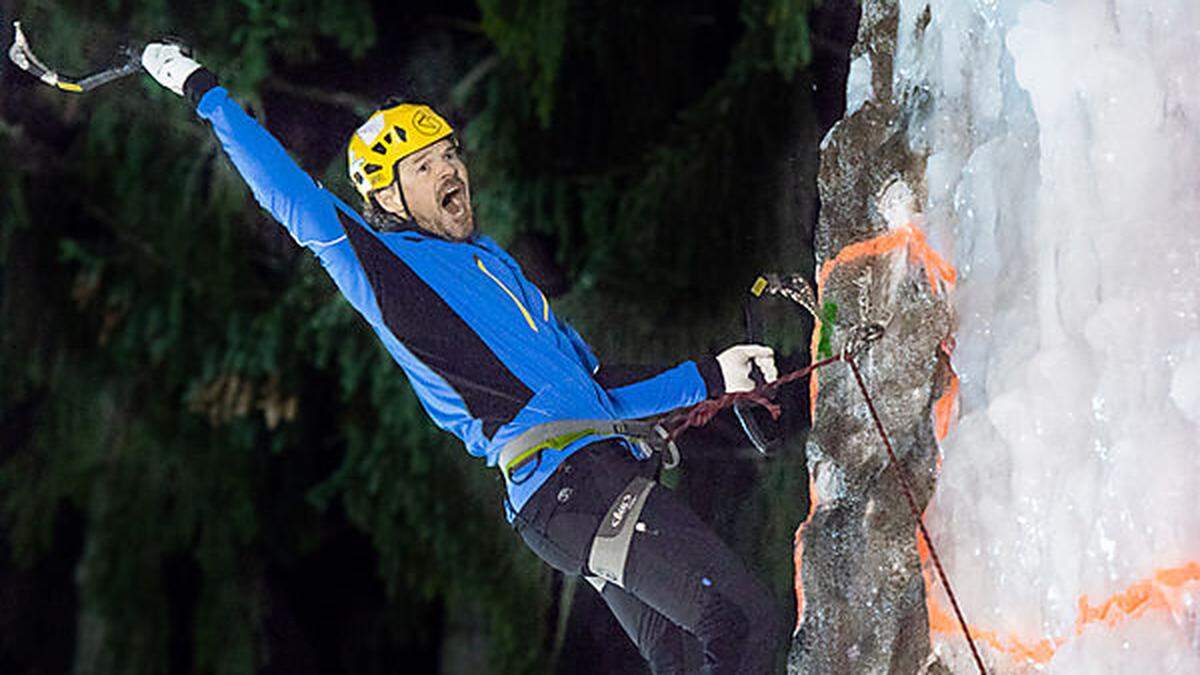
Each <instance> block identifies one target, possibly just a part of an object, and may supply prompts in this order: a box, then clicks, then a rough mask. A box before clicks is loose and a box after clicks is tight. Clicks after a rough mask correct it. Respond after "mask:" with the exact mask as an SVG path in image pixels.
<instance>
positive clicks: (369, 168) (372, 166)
mask: <svg viewBox="0 0 1200 675" xmlns="http://www.w3.org/2000/svg"><path fill="white" fill-rule="evenodd" d="M382 168H383V167H382V166H379V165H378V164H368V165H366V166H364V167H363V171H364V172H365V173H367V174H368V175H370V174H373V173H375V172H376V171H379V170H380V169H382Z"/></svg>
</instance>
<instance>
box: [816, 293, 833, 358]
mask: <svg viewBox="0 0 1200 675" xmlns="http://www.w3.org/2000/svg"><path fill="white" fill-rule="evenodd" d="M837 315H838V307H837V303H834V302H826V303H825V304H824V305H823V306H822V307H821V338H820V340H818V341H817V357H818V358H822V359H827V358H829V357H831V356H833V326H834V324H835V323H837Z"/></svg>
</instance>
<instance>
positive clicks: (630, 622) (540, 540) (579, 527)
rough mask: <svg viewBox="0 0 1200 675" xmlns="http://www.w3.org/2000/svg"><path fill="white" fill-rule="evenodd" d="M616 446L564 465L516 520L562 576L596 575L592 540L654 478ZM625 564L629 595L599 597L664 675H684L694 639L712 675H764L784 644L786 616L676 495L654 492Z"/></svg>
mask: <svg viewBox="0 0 1200 675" xmlns="http://www.w3.org/2000/svg"><path fill="white" fill-rule="evenodd" d="M653 471H654V463H653V462H638V461H636V460H635V459H633V457H631V456H630V455H629V451H628V450H627V449H625V448H624V446H622V445H620V444H619V443H616V442H613V441H606V442H601V443H596V444H593V445H591V446H589V447H587V448H585V449H583V450H581V451H580V452H578V453H576V454H575V455H573V456H572V457H571V458H570V459H569V460H568V461H566V462H564V463H563V464H562V465H561V466H560V467H559V469H558V471H557V472H555V474H554V475H553V476H551V478H550V479H549V480H547V481H546V483H545V484H544V485H543V486H542V487H540V488H539V489H538V491H537V492H536V493H535V494H534V495H533V497H532V498H531V499H530V500H529V501H528V502H527V503H526V504H525V506H524V508H522V509H521V513H520V514H519V516H518V517H517V519H516V527H517V531H518V532H519V533H520V535H521V538H522V539H524V540H525V543H526V544H528V545H529V547H530V548H531V549H533V551H534V553H536V554H537V555H538V557H540V558H541V559H542V560H545V561H546V562H547V563H549V564H550V565H551V566H552V567H554V568H555V569H557V570H559V571H561V572H563V573H565V574H574V575H583V574H588V575H590V572H589V570H588V569H587V560H588V554H589V552H590V549H591V543H592V538H593V537H594V536H595V534H596V530H597V528H598V527H599V524H600V520H601V518H602V517H603V516H604V514H605V513H606V512H607V510H608V508H609V506H610V505H611V504H612V501H613V500H614V499H615V498H616V497H617V495H618V494H619V493H620V492H621V490H623V489H624V488H625V486H626V485H627V484H628V483H629V481H630V480H631V479H633V478H634V477H635V476H638V475H643V476H645V475H647V474H652V473H653ZM639 522H640V523H643V524H644V528H643V527H639V528H638V530H637V531H635V533H634V535H633V543H632V545H631V548H630V551H629V558H628V562H627V564H626V567H625V588H621V587H619V586H617V585H615V584H612V583H608V584H605V586H604V589H603V591H602V593H601V595H602V596H603V597H604V600H605V602H606V603H607V604H608V606H609V608H610V609H612V611H613V614H615V615H616V617H617V620H618V621H619V622H620V624H621V627H622V628H624V630H625V632H626V634H628V635H629V637H630V639H632V640H633V641H634V643H635V644H636V645H637V647H638V650H639V651H640V652H641V654H642V656H643V657H644V658H645V659H646V660H647V661H649V663H650V666H651V668H652V669H653V671H654V672H655V673H656V674H658V675H663V674H666V673H682V672H685V662H684V655H685V653H686V649H687V644H688V641H690V640H697V641H699V644H700V647H701V649H702V651H703V654H704V661H705V666H704V669H703V671H702V672H706V673H752V674H753V675H762V674H764V673H770V672H771V671H772V669H773V668H774V664H775V659H776V656H777V654H778V652H779V650H780V649H781V647H782V646H783V639H784V627H783V623H782V615H781V614H780V612H779V609H778V607H777V606H776V604H775V603H774V601H773V600H772V599H771V597H770V595H769V594H768V592H767V590H766V589H765V588H764V587H763V585H762V584H760V583H759V582H758V580H756V579H755V578H754V577H753V575H751V573H750V572H749V571H748V570H747V569H746V567H745V566H744V565H743V564H742V562H741V561H740V560H738V558H737V556H735V555H734V553H733V552H732V551H731V550H729V547H727V546H726V545H725V544H724V543H723V542H722V541H721V540H720V539H719V538H717V535H716V534H715V533H714V532H713V531H712V530H711V529H710V528H709V527H708V526H707V525H706V524H704V523H703V522H701V521H700V519H699V518H698V517H697V516H696V514H694V513H693V512H692V511H691V509H689V508H688V507H687V506H686V505H685V504H684V503H683V502H682V501H681V500H680V499H679V498H678V497H676V496H675V495H674V494H673V493H672V492H671V491H670V490H667V489H665V488H663V487H662V486H658V485H656V486H655V487H654V489H653V490H652V491H651V492H650V495H649V497H648V498H647V501H646V506H645V508H644V509H643V510H642V514H641V517H640V519H639Z"/></svg>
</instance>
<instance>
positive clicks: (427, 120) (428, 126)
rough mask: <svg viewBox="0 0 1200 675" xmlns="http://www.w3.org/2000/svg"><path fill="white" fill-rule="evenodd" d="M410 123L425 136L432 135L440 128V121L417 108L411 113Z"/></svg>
mask: <svg viewBox="0 0 1200 675" xmlns="http://www.w3.org/2000/svg"><path fill="white" fill-rule="evenodd" d="M412 123H413V126H414V127H416V128H417V131H420V132H421V133H423V134H425V135H427V136H432V135H434V134H436V133H437V132H439V131H441V130H442V123H441V122H439V121H438V119H437V118H436V117H434V116H433V115H431V114H429V113H428V112H426V111H424V110H418V111H416V112H415V113H413V116H412Z"/></svg>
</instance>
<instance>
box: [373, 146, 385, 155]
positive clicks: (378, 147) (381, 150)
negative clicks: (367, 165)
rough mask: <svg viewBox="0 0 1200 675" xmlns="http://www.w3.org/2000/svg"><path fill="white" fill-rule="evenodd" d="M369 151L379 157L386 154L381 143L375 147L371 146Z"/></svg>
mask: <svg viewBox="0 0 1200 675" xmlns="http://www.w3.org/2000/svg"><path fill="white" fill-rule="evenodd" d="M371 149H372V150H374V151H375V152H377V153H379V154H381V155H386V154H387V148H386V147H385V146H384V145H383V143H376V144H375V145H372V146H371Z"/></svg>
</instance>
